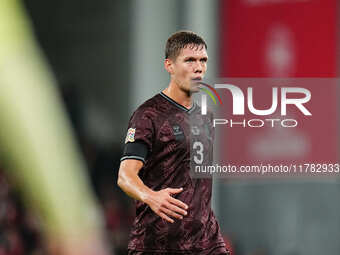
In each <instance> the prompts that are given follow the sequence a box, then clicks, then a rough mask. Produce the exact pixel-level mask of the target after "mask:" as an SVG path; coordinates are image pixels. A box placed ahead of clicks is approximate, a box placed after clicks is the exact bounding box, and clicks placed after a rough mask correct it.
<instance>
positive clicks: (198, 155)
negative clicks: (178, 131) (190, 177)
mask: <svg viewBox="0 0 340 255" xmlns="http://www.w3.org/2000/svg"><path fill="white" fill-rule="evenodd" d="M193 149H194V162H195V164H202V163H203V144H202V143H201V142H194V144H193Z"/></svg>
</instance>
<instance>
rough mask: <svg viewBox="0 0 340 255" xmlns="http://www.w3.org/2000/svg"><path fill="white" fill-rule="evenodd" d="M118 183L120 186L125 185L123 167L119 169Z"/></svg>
mask: <svg viewBox="0 0 340 255" xmlns="http://www.w3.org/2000/svg"><path fill="white" fill-rule="evenodd" d="M117 185H118V187H119V188H121V189H123V187H124V178H123V176H122V171H121V169H119V172H118V180H117Z"/></svg>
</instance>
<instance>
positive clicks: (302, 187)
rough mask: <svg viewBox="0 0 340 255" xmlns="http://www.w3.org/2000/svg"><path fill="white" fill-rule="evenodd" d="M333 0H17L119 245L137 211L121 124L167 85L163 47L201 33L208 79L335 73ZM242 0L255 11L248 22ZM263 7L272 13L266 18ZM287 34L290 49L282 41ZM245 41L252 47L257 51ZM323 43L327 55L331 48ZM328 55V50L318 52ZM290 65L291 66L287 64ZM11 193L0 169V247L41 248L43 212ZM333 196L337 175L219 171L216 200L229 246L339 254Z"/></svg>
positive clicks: (121, 247)
mask: <svg viewBox="0 0 340 255" xmlns="http://www.w3.org/2000/svg"><path fill="white" fill-rule="evenodd" d="M336 3H337V2H336V1H335V0H334V1H326V0H323V1H321V0H320V1H318V0H310V1H308V0H304V1H303V0H300V1H298V0H281V1H279V0H277V1H274V0H271V1H270V0H267V1H265V0H256V1H255V0H253V1H250V0H249V1H246V0H243V1H242V0H239V1H236V0H230V1H229V0H228V1H227V0H224V1H223V0H221V1H217V0H213V1H203V0H197V1H194V0H186V1H182V0H172V1H157V0H140V1H137V0H128V1H123V0H101V1H96V2H94V1H89V0H83V1H77V0H72V1H69V0H68V1H66V0H59V1H43V0H25V1H24V5H25V7H26V10H27V12H28V14H29V16H30V17H31V22H32V25H33V27H34V32H35V35H36V38H37V41H38V42H39V45H40V46H41V49H42V50H43V52H44V54H45V56H46V58H47V61H48V62H49V64H50V67H51V69H52V70H53V72H54V75H55V78H56V80H57V83H58V86H59V91H60V96H61V97H62V99H63V102H64V104H65V109H66V111H67V113H68V117H69V118H70V120H71V123H72V125H73V128H74V132H75V135H76V138H77V142H78V145H79V148H80V150H81V152H82V154H83V156H84V158H85V160H86V163H87V167H88V171H89V175H90V177H91V180H92V184H93V189H94V191H95V193H96V195H97V198H98V200H99V202H100V205H101V207H102V209H103V215H104V217H105V221H106V231H107V236H108V238H109V240H110V243H111V245H112V247H113V249H114V250H115V251H116V254H126V253H127V252H126V247H127V240H128V234H129V230H130V226H131V222H132V220H133V218H134V204H133V201H132V199H130V198H128V197H127V196H126V195H125V194H123V192H122V191H121V190H120V189H119V188H118V187H117V185H116V181H117V173H118V168H119V164H120V161H119V159H120V156H121V153H122V147H123V142H124V139H125V135H126V127H127V123H128V120H129V118H130V116H131V114H132V112H133V111H134V109H135V108H136V107H137V106H138V105H139V104H140V103H142V102H143V101H144V100H146V99H147V98H149V97H151V96H152V95H154V94H155V93H157V92H159V91H160V90H162V89H163V88H165V87H166V86H167V84H168V75H167V73H166V72H165V71H164V70H163V59H164V55H163V54H164V53H163V51H164V46H165V42H166V39H167V38H168V37H169V35H170V34H171V33H174V32H176V31H177V30H180V29H190V30H193V31H195V32H197V33H198V34H200V35H202V36H203V37H204V38H205V39H206V41H207V43H208V53H209V71H208V76H207V79H208V80H209V79H214V78H216V77H218V76H224V77H225V76H236V77H242V76H244V77H271V76H281V77H314V76H315V77H336V76H337V75H336V74H337V72H336V70H337V65H336V63H337V59H338V58H337V55H338V53H337V52H338V51H337V50H336V48H337V47H336V46H337V45H338V43H337V41H336V40H337V29H335V28H336V24H337V23H336V22H337V20H336V19H335V18H336V17H338V16H337V15H336V12H337V10H338V9H337V8H336ZM242 8H243V9H244V10H246V11H247V13H246V14H247V15H248V19H252V20H247V17H246V16H247V15H245V14H244V13H242V10H243V9H242ZM250 9H251V10H250ZM294 11H295V12H296V13H297V14H296V15H295V16H294V15H293V16H291V17H290V21H289V22H287V19H288V20H289V18H287V17H288V16H289V15H288V13H294ZM273 13H274V14H273ZM313 13H315V15H312V14H313ZM318 13H320V15H321V14H322V15H323V16H322V17H323V19H321V18H320V17H318V16H317V14H318ZM265 14H268V16H269V17H268V19H265V18H263V17H264V16H265ZM260 17H262V19H260ZM311 17H312V18H311ZM324 17H326V19H324ZM309 19H313V20H317V22H320V23H322V24H323V26H321V25H320V26H316V25H315V26H314V25H313V24H314V23H315V22H314V23H313V24H310V25H308V24H309ZM242 20H243V22H242ZM233 22H234V23H233ZM252 22H254V23H253V25H254V24H255V25H254V26H256V25H257V26H258V30H256V31H253V30H252V27H251V26H250V28H248V30H247V24H252ZM256 22H257V23H256ZM261 22H263V26H261ZM270 22H272V23H273V24H274V26H273V27H272V28H271V29H274V30H275V29H276V30H275V31H278V32H277V33H278V34H279V35H277V34H275V32H274V35H273V39H270V38H269V39H268V40H269V41H270V40H272V43H273V45H274V46H275V45H276V46H277V47H278V48H277V49H276V50H277V52H278V53H277V54H275V53H273V54H274V55H273V56H274V58H277V59H278V62H279V64H278V67H277V68H276V69H275V68H268V67H267V66H268V65H271V62H270V60H269V62H268V61H267V62H265V60H263V61H262V60H258V62H256V60H254V59H256V58H259V59H261V56H259V55H261V54H262V55H264V56H267V55H266V53H258V51H260V49H261V46H259V44H260V43H258V42H259V41H262V40H263V41H265V40H266V38H265V37H262V35H265V34H266V33H265V32H263V31H262V30H263V29H264V28H263V27H265V25H266V24H268V23H270ZM301 23H302V25H301ZM282 24H283V25H282ZM296 24H300V31H304V33H305V34H302V35H301V36H300V37H299V36H297V35H296V36H294V33H295V32H296V30H295V28H296V26H298V25H296ZM301 26H302V27H301ZM313 26H314V27H313ZM325 27H327V28H328V29H324V28H325ZM330 27H331V28H330ZM332 28H334V30H332ZM238 30H239V32H238V33H239V34H236V35H235V33H237V31H238ZM319 30H320V31H323V32H324V33H327V35H328V37H327V36H326V38H325V37H322V35H324V34H323V33H321V32H320V33H321V37H322V38H323V40H324V45H320V44H318V43H315V42H314V47H312V48H308V47H307V46H306V47H307V48H308V50H306V52H303V50H301V51H299V49H298V47H299V45H309V44H311V43H313V42H312V41H310V40H308V38H314V36H315V37H318V35H317V33H318V31H319ZM326 30H327V31H326ZM242 31H245V32H244V33H245V34H247V33H249V37H247V36H243V35H240V34H242ZM287 31H288V32H287ZM297 33H298V32H297ZM287 34H288V35H287ZM290 34H293V36H292V37H293V38H295V39H293V41H294V40H296V46H294V45H293V46H291V45H292V44H291V43H290V42H287V43H286V42H285V40H289V38H290ZM234 38H236V39H234ZM242 38H243V39H242ZM282 38H284V39H282ZM285 38H288V39H285ZM296 38H298V39H296ZM299 38H300V39H299ZM322 38H321V39H320V40H322ZM297 40H299V41H298V42H297ZM317 40H318V39H316V41H317ZM247 42H248V44H247ZM277 42H279V43H277ZM280 42H281V44H280ZM282 42H283V43H282ZM257 43H258V44H257ZM247 45H252V47H253V51H254V52H253V54H251V53H249V52H251V47H249V46H247ZM325 45H326V47H325ZM327 45H330V46H329V47H327ZM274 46H273V47H274ZM276 46H275V47H276ZM275 47H274V51H275ZM302 48H304V47H302ZM329 48H331V50H333V53H332V52H331V53H329V51H330V49H329ZM243 49H244V50H243ZM245 49H247V51H246V50H245ZM271 50H273V49H271ZM287 51H289V52H293V53H289V52H288V53H287ZM242 52H244V55H242ZM282 52H283V53H282ZM301 52H302V53H301ZM315 52H316V53H318V54H315V59H313V58H312V59H313V60H315V63H316V64H315V65H316V66H317V67H318V66H319V67H320V66H321V65H320V64H319V63H320V61H321V62H322V61H323V62H322V63H326V62H327V66H328V67H324V65H322V66H323V67H320V68H317V67H315V65H313V64H311V65H310V66H309V69H307V68H305V69H301V68H300V66H301V65H303V63H304V62H310V59H309V58H304V56H308V55H309V54H314V53H315ZM325 52H326V53H327V54H326V55H327V56H326V57H325V58H323V57H320V56H319V55H322V56H324V55H325ZM280 54H281V55H280ZM282 54H283V55H282ZM290 54H295V55H293V56H292V55H290ZM271 56H272V55H271ZM238 58H240V59H239V60H237V59H238ZM263 58H265V57H263ZM280 59H283V60H282V61H281V62H280ZM287 59H288V60H287ZM301 59H302V60H301ZM251 61H253V62H252V63H250V64H249V65H247V64H245V63H249V62H251ZM285 61H286V62H285ZM287 61H288V62H287ZM289 61H291V62H289ZM294 61H295V62H294ZM264 62H265V63H264ZM258 63H259V64H258ZM268 63H269V64H268ZM280 63H281V64H280ZM287 63H288V65H289V66H291V68H287V67H286V66H287ZM294 63H295V64H294ZM274 64H275V63H274ZM274 64H273V65H274ZM243 65H244V68H243ZM250 66H253V67H254V66H255V67H254V68H253V69H252V68H251V67H250ZM261 66H262V67H261ZM261 68H263V69H261ZM266 68H267V69H266ZM332 117H334V123H333V122H332V123H331V125H336V129H335V130H336V131H337V133H338V130H339V129H338V126H337V125H338V123H337V120H336V117H337V116H331V118H332ZM323 134H324V133H321V135H323ZM333 139H334V140H335V141H334V144H332V145H330V146H333V147H334V148H335V149H334V151H338V150H337V148H338V139H337V136H336V137H333ZM307 158H308V157H307ZM335 159H336V160H337V159H338V155H337V154H336V155H335ZM18 190H19V187H18V186H17V185H16V183H15V180H12V179H10V178H9V177H7V176H6V175H5V174H4V173H3V171H0V200H1V201H0V228H1V229H0V255H21V254H47V253H46V247H44V245H45V244H44V241H43V238H42V224H41V222H40V220H39V216H38V215H37V214H35V213H34V212H33V211H32V210H31V208H29V207H28V206H27V205H26V204H24V203H23V202H22V201H21V197H20V195H19V192H18ZM338 195H340V190H339V185H338V181H337V180H335V179H333V180H327V181H289V182H287V181H280V180H279V181H276V182H272V181H270V182H268V181H264V182H261V181H258V182H252V181H242V182H241V181H240V182H226V181H221V180H217V181H216V182H215V186H214V200H213V207H214V208H215V211H216V214H217V216H218V218H219V220H220V223H221V227H222V231H223V233H224V235H225V239H226V241H227V243H228V246H230V247H231V248H232V250H233V255H235V254H236V255H244V254H247V255H248V254H271V255H283V254H287V255H295V254H301V255H304V254H306V255H307V254H308V255H312V254H326V253H327V254H339V253H340V243H339V242H338V241H337V239H338V238H339V237H340V217H339V216H338V213H337V212H339V210H340V203H339V201H338V200H339V196H338Z"/></svg>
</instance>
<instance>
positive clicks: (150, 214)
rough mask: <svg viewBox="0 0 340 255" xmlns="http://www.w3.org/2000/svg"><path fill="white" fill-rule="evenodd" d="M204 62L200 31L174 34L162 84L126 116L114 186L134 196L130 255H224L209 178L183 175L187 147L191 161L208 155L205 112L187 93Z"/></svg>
mask: <svg viewBox="0 0 340 255" xmlns="http://www.w3.org/2000/svg"><path fill="white" fill-rule="evenodd" d="M207 61H208V55H207V45H206V43H205V41H204V40H203V39H202V38H201V37H200V36H198V35H197V34H195V33H193V32H189V31H180V32H177V33H175V34H173V35H172V36H171V37H170V38H169V39H168V41H167V43H166V49H165V60H164V67H165V69H166V71H167V72H168V73H169V74H170V83H169V85H168V87H167V88H166V89H164V90H163V91H162V92H160V93H159V94H157V95H155V96H154V97H152V98H151V99H149V100H147V101H146V102H145V103H143V104H142V105H141V106H140V107H139V108H138V109H137V110H136V111H135V112H134V114H133V115H132V117H131V119H130V122H129V127H128V131H127V136H126V139H125V148H124V153H123V157H122V158H121V165H120V169H119V177H118V185H119V186H120V187H121V189H122V190H123V191H124V192H126V193H127V194H128V195H129V196H131V197H132V198H134V199H136V200H137V202H136V218H135V221H134V223H133V227H132V230H131V235H130V241H129V245H128V251H129V254H131V255H132V254H134V255H136V254H138V255H139V254H177V253H180V254H201V255H203V254H204V255H207V254H209V255H217V254H228V253H227V251H226V248H225V243H224V241H223V238H222V236H221V233H220V229H219V226H218V223H217V221H216V218H215V216H214V213H213V211H212V209H211V189H212V180H211V179H194V178H192V177H191V176H190V164H191V154H190V152H191V153H192V154H193V155H194V156H193V159H194V161H195V163H196V164H202V163H203V162H205V163H207V162H209V161H211V160H212V150H211V148H212V141H213V133H212V132H211V115H210V118H209V115H206V116H203V115H201V114H200V107H199V106H198V105H196V104H195V102H194V101H193V99H192V93H193V92H197V91H199V81H200V80H202V78H203V77H204V74H205V72H206V70H207ZM204 118H205V119H204ZM192 123H196V124H197V125H196V124H194V125H193V124H192ZM209 127H210V128H209ZM193 141H194V142H193ZM209 148H210V149H209Z"/></svg>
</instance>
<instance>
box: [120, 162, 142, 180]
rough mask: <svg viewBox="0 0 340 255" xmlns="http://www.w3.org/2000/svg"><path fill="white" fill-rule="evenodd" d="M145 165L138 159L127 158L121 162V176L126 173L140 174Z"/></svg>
mask: <svg viewBox="0 0 340 255" xmlns="http://www.w3.org/2000/svg"><path fill="white" fill-rule="evenodd" d="M142 167H143V162H142V161H140V160H136V159H125V160H123V161H122V162H121V163H120V167H119V176H120V177H122V176H123V175H126V174H136V175H137V174H138V173H139V171H140V170H141V169H142Z"/></svg>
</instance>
